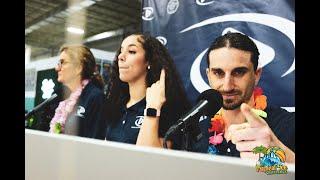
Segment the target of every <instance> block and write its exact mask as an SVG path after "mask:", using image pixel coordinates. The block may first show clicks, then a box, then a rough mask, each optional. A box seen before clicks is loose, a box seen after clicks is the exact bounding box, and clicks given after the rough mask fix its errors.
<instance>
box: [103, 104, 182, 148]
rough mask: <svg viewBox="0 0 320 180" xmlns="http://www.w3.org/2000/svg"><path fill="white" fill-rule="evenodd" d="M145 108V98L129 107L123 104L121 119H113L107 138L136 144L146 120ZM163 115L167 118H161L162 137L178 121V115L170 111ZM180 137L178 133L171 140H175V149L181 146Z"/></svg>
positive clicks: (108, 128)
mask: <svg viewBox="0 0 320 180" xmlns="http://www.w3.org/2000/svg"><path fill="white" fill-rule="evenodd" d="M145 108H146V99H145V98H144V99H142V100H141V101H139V102H137V103H136V104H134V105H132V106H131V107H129V108H127V107H126V106H125V105H123V106H121V108H120V112H121V116H120V120H117V121H112V123H111V124H109V125H108V127H107V132H106V140H109V141H116V142H124V143H129V144H136V141H137V138H138V134H139V131H140V127H141V125H142V123H143V120H144V115H143V111H144V109H145ZM161 116H166V118H164V119H160V120H159V130H158V133H159V136H160V137H164V135H165V133H166V131H167V130H168V129H169V127H170V126H171V125H173V124H174V123H175V122H176V121H177V117H174V116H172V114H168V113H162V114H161ZM161 121H162V122H161ZM180 138H181V137H180V136H179V135H178V134H177V135H175V136H174V137H172V138H171V140H172V141H174V146H173V148H174V149H179V148H180Z"/></svg>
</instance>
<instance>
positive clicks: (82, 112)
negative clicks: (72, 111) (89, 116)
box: [77, 106, 86, 117]
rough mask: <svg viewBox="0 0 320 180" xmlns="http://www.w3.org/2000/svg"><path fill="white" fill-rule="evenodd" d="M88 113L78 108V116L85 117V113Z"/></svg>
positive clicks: (82, 108)
mask: <svg viewBox="0 0 320 180" xmlns="http://www.w3.org/2000/svg"><path fill="white" fill-rule="evenodd" d="M85 112H86V109H85V108H84V107H82V106H78V109H77V116H79V117H84V113H85Z"/></svg>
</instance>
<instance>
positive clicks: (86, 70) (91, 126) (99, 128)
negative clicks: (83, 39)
mask: <svg viewBox="0 0 320 180" xmlns="http://www.w3.org/2000/svg"><path fill="white" fill-rule="evenodd" d="M95 69H96V62H95V58H94V56H93V54H92V52H91V51H90V49H89V48H88V47H86V46H84V45H80V44H79V45H77V44H73V45H64V46H62V47H61V49H60V60H59V63H58V65H57V66H56V71H57V73H58V81H59V82H61V83H62V84H63V85H64V86H65V87H66V88H67V89H68V91H69V93H67V94H65V96H67V97H66V99H65V100H63V101H61V102H60V103H59V105H58V107H57V108H56V110H55V114H54V117H53V118H52V120H51V122H50V130H49V132H51V133H62V134H71V135H77V136H82V137H89V138H98V139H103V138H104V130H103V129H104V127H105V125H104V119H105V112H104V108H105V106H104V104H105V95H104V93H103V87H104V83H103V80H102V78H101V76H100V74H99V73H98V72H97V71H95Z"/></svg>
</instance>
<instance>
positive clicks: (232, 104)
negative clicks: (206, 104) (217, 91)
mask: <svg viewBox="0 0 320 180" xmlns="http://www.w3.org/2000/svg"><path fill="white" fill-rule="evenodd" d="M222 94H223V95H228V94H236V99H223V105H222V107H223V108H224V109H225V110H235V109H238V108H240V106H241V104H242V103H244V102H247V101H249V100H250V97H251V94H252V93H248V94H243V93H242V92H241V91H240V90H232V91H229V92H222Z"/></svg>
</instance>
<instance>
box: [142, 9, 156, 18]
mask: <svg viewBox="0 0 320 180" xmlns="http://www.w3.org/2000/svg"><path fill="white" fill-rule="evenodd" d="M153 18H154V14H153V8H152V7H144V8H143V10H142V19H143V20H145V21H151V20H152V19H153Z"/></svg>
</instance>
